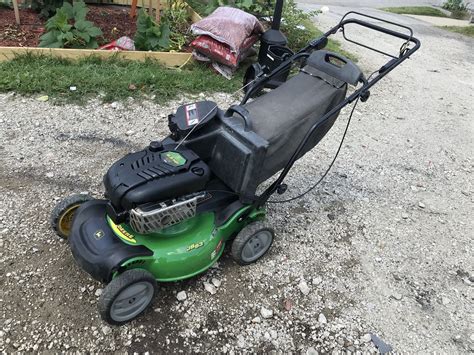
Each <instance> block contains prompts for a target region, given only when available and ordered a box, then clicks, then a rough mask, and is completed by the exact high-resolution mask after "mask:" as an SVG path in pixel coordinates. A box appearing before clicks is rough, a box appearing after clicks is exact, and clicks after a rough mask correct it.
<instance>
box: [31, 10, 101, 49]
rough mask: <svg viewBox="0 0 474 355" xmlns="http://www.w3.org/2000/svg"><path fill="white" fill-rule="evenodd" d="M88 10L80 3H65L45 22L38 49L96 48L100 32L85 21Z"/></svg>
mask: <svg viewBox="0 0 474 355" xmlns="http://www.w3.org/2000/svg"><path fill="white" fill-rule="evenodd" d="M88 11H89V10H88V9H87V7H86V4H85V3H84V2H82V1H76V2H74V5H71V4H70V3H68V2H65V3H64V4H63V6H62V7H61V8H59V9H57V10H56V14H55V15H54V16H53V17H51V18H50V19H49V20H48V21H47V22H46V26H45V27H46V30H47V32H46V33H45V34H44V35H42V36H41V37H40V40H41V42H40V44H39V46H40V47H50V48H97V47H98V44H97V40H96V38H97V37H98V36H101V35H102V31H101V30H100V29H99V28H98V27H95V26H94V24H93V23H92V22H90V21H86V15H87V12H88Z"/></svg>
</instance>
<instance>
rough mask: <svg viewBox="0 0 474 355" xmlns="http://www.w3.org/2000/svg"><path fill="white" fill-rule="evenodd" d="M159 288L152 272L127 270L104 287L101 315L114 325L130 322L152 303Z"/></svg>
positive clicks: (101, 297) (101, 299) (99, 305)
mask: <svg viewBox="0 0 474 355" xmlns="http://www.w3.org/2000/svg"><path fill="white" fill-rule="evenodd" d="M135 289H136V291H135ZM157 290H158V285H157V283H156V280H155V278H154V277H153V275H152V274H151V273H150V272H148V271H146V270H143V269H131V270H127V271H125V272H124V273H122V274H120V275H119V276H117V277H116V278H114V279H113V280H112V281H111V282H110V283H109V284H108V285H107V286H106V287H105V288H104V290H103V292H102V294H101V295H100V299H99V303H98V307H99V313H100V316H101V318H102V319H103V320H104V321H106V322H107V323H109V324H112V325H122V324H125V323H128V322H130V321H131V320H132V319H135V318H136V317H138V316H139V315H140V314H142V313H143V312H144V311H145V310H146V309H147V308H148V307H149V306H150V305H151V304H152V301H153V298H154V297H155V295H156V293H157ZM135 292H136V293H135ZM127 293H128V294H127ZM121 297H122V298H121ZM127 309H128V310H127ZM120 312H122V313H120ZM120 314H123V315H120Z"/></svg>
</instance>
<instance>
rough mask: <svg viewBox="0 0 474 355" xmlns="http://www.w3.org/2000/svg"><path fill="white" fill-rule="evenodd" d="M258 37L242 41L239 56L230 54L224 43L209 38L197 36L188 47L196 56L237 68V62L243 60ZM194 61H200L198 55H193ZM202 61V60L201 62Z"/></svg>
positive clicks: (230, 51) (253, 36) (254, 36)
mask: <svg viewBox="0 0 474 355" xmlns="http://www.w3.org/2000/svg"><path fill="white" fill-rule="evenodd" d="M257 40H258V36H257V35H252V36H250V37H248V38H245V40H244V41H243V43H242V45H241V47H240V51H239V54H237V53H234V52H232V50H231V49H230V47H229V46H228V45H226V44H224V43H220V42H218V41H216V40H215V39H213V38H211V37H209V36H199V37H198V38H196V39H195V40H194V41H192V42H191V44H190V46H191V48H193V49H194V50H195V51H196V52H197V53H198V54H201V55H204V56H206V57H208V58H210V59H211V60H213V61H215V62H217V63H221V64H224V65H226V66H228V67H231V68H234V69H235V68H237V66H238V64H239V62H240V61H241V60H242V59H244V58H245V55H244V54H248V52H249V51H248V50H249V49H250V48H251V47H252V46H253V45H254V43H255V42H257ZM195 58H196V60H201V59H200V57H199V56H198V55H195ZM201 61H203V60H201Z"/></svg>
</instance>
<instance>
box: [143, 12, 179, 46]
mask: <svg viewBox="0 0 474 355" xmlns="http://www.w3.org/2000/svg"><path fill="white" fill-rule="evenodd" d="M170 34H171V30H170V26H169V24H168V21H166V19H162V21H161V23H160V24H157V23H156V22H155V21H154V20H153V19H152V18H151V17H150V16H149V15H148V14H147V13H146V12H145V10H144V9H140V11H139V12H138V18H137V31H136V32H135V38H134V41H135V48H136V49H138V50H142V51H157V50H168V49H169V47H170Z"/></svg>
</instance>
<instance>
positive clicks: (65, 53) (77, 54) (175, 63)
mask: <svg viewBox="0 0 474 355" xmlns="http://www.w3.org/2000/svg"><path fill="white" fill-rule="evenodd" d="M25 54H34V55H46V56H48V55H49V56H52V57H56V58H67V59H81V58H85V57H90V56H96V57H100V58H103V59H105V58H110V57H114V56H117V57H118V58H121V59H128V60H138V61H144V60H146V59H154V60H157V61H159V62H161V63H162V64H163V65H165V66H167V67H179V66H182V65H184V64H186V62H187V61H188V60H190V58H191V56H192V55H191V53H180V52H145V51H106V50H96V49H64V48H36V47H0V62H2V61H7V60H11V59H14V58H15V57H16V56H18V55H25Z"/></svg>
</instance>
